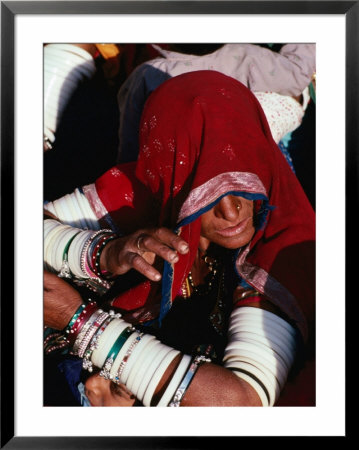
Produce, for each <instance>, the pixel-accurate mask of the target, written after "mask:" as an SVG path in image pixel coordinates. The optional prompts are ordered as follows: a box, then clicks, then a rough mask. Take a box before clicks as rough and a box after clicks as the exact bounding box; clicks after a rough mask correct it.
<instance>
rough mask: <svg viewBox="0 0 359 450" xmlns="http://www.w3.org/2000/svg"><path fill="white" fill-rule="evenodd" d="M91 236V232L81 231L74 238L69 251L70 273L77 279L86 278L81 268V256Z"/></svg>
mask: <svg viewBox="0 0 359 450" xmlns="http://www.w3.org/2000/svg"><path fill="white" fill-rule="evenodd" d="M92 234H93V232H92V231H82V232H81V233H80V234H79V235H78V236H76V237H75V239H74V242H73V243H72V245H71V246H70V249H69V264H70V268H71V272H72V273H73V274H74V276H76V277H78V278H88V275H87V274H85V273H84V272H83V271H82V268H81V254H82V250H83V248H84V245H85V243H86V242H87V240H88V239H89V238H90V236H91V235H92Z"/></svg>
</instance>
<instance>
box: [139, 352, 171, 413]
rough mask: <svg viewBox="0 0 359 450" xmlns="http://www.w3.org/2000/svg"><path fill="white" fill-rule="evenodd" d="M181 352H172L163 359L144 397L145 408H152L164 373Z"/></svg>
mask: <svg viewBox="0 0 359 450" xmlns="http://www.w3.org/2000/svg"><path fill="white" fill-rule="evenodd" d="M179 354H180V352H179V351H178V350H174V349H172V350H170V351H169V353H167V354H166V356H165V357H164V358H163V359H162V361H161V363H160V365H159V366H158V368H157V370H156V371H155V372H154V374H153V376H152V378H151V381H150V382H149V384H148V386H147V389H146V392H145V394H144V397H143V402H142V403H143V405H144V406H151V400H152V397H153V394H154V393H155V391H156V388H157V386H158V384H159V382H160V381H161V379H162V377H163V375H164V373H165V372H166V370H167V369H168V366H169V365H170V364H171V362H172V361H173V360H174V358H176V356H177V355H179Z"/></svg>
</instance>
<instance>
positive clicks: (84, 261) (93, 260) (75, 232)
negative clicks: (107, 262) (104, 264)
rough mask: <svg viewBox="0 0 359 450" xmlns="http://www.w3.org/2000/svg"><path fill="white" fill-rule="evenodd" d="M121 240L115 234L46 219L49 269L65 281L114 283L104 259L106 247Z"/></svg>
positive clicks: (46, 253) (46, 255)
mask: <svg viewBox="0 0 359 450" xmlns="http://www.w3.org/2000/svg"><path fill="white" fill-rule="evenodd" d="M117 237H118V236H117V235H116V234H115V233H114V232H113V231H112V230H107V229H106V230H98V231H89V230H81V229H79V228H75V227H71V226H69V225H63V224H61V223H60V222H58V221H56V220H53V219H46V220H45V221H44V260H45V268H46V269H47V270H50V271H55V272H57V273H59V276H61V277H65V278H73V277H74V278H75V279H77V280H86V279H95V280H97V281H100V282H102V283H103V280H111V274H109V273H108V272H106V271H101V268H100V258H101V253H102V251H103V249H104V248H105V246H106V244H108V243H109V242H110V241H112V240H113V239H116V238H117ZM107 287H109V286H107Z"/></svg>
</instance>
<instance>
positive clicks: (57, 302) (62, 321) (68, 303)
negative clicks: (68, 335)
mask: <svg viewBox="0 0 359 450" xmlns="http://www.w3.org/2000/svg"><path fill="white" fill-rule="evenodd" d="M81 303H82V299H81V296H80V294H79V293H78V292H77V291H76V289H74V288H73V287H72V286H70V285H69V284H68V283H67V282H66V281H64V280H63V279H61V278H59V277H58V276H57V275H55V274H53V273H50V272H46V271H44V324H45V325H46V326H48V327H51V328H54V329H55V330H63V329H64V328H65V327H66V326H67V324H68V323H69V321H70V320H71V317H72V316H73V315H74V314H75V312H76V310H77V308H78V307H79V306H80V305H81Z"/></svg>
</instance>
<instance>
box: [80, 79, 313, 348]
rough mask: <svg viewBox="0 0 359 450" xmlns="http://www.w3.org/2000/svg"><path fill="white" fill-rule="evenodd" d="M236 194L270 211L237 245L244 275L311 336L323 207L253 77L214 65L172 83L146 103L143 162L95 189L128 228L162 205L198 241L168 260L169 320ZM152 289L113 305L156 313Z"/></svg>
mask: <svg viewBox="0 0 359 450" xmlns="http://www.w3.org/2000/svg"><path fill="white" fill-rule="evenodd" d="M85 193H86V190H85ZM227 194H233V195H242V196H244V197H246V198H249V199H252V200H254V201H255V204H256V205H257V206H258V214H259V217H260V219H261V224H260V225H261V226H260V227H259V228H258V230H257V232H256V234H255V236H254V238H253V240H252V241H251V242H250V243H249V244H248V246H247V247H246V248H243V249H240V251H239V252H238V255H237V259H236V264H235V269H236V271H237V273H238V275H239V277H240V278H242V279H243V280H245V281H246V282H247V283H248V284H250V285H252V286H253V287H255V288H256V289H257V290H258V291H260V292H262V293H263V294H264V295H265V296H266V297H267V298H268V299H269V300H270V301H272V302H273V303H274V304H275V305H277V306H278V307H279V308H281V309H282V311H283V312H284V313H285V314H287V315H288V316H289V318H290V319H291V320H292V321H293V322H294V323H295V324H296V325H297V327H298V329H299V330H300V331H301V333H302V336H303V338H304V340H307V336H308V327H307V324H308V322H309V323H313V321H314V305H315V302H314V295H315V271H314V268H315V253H314V251H315V242H314V240H315V217H314V212H313V210H312V207H311V205H310V203H309V201H308V200H307V198H306V195H305V194H304V192H303V190H302V188H301V186H300V184H299V182H298V180H297V178H296V176H295V175H294V174H293V173H292V171H291V169H290V167H289V165H288V163H287V162H286V160H285V158H284V157H283V155H282V153H281V152H280V150H279V149H278V147H277V145H276V144H275V142H274V141H273V139H272V136H271V132H270V129H269V126H268V123H267V120H266V118H265V116H264V113H263V111H262V108H261V106H260V104H259V103H258V101H257V100H256V98H255V96H254V95H253V94H252V93H251V92H250V91H249V90H248V89H247V88H246V87H245V86H244V85H242V84H241V83H239V82H238V81H236V80H234V79H232V78H230V77H227V76H225V75H223V74H221V73H218V72H215V71H198V72H192V73H187V74H183V75H180V76H177V77H174V78H172V79H170V80H168V81H166V82H165V83H163V84H162V85H161V86H160V87H159V88H158V89H157V90H156V91H154V93H153V94H152V95H151V96H150V98H149V99H148V101H147V103H146V105H145V108H144V111H143V115H142V121H141V127H140V153H139V159H138V161H137V164H136V166H135V165H134V164H131V163H130V164H126V165H123V166H117V167H116V168H114V169H111V170H110V171H108V172H107V173H106V174H105V175H103V176H102V177H101V178H100V179H98V180H97V181H96V183H95V195H94V193H93V192H92V195H90V193H89V192H87V196H88V198H89V199H90V201H91V202H92V203H93V204H96V205H97V206H96V207H97V211H98V215H99V217H100V216H104V214H107V215H106V217H107V218H112V220H113V221H115V222H117V223H118V224H119V225H120V226H121V225H122V227H123V228H125V230H126V232H130V231H131V227H130V226H128V225H129V224H128V222H129V217H130V218H131V220H130V221H132V222H133V223H135V225H132V227H133V228H132V231H134V230H135V229H136V228H137V227H138V226H146V221H147V220H148V219H149V215H148V214H149V212H151V211H152V212H153V211H155V212H156V217H157V219H158V220H157V224H158V225H163V226H167V227H169V228H172V229H174V230H176V231H177V232H178V233H181V235H182V236H183V238H184V239H186V240H187V241H188V242H189V244H190V249H191V251H190V253H189V254H188V255H186V256H181V258H180V260H179V262H178V263H177V264H175V265H174V266H173V267H172V266H170V265H167V264H166V265H165V268H164V274H163V282H162V301H161V305H160V310H158V311H157V312H158V313H159V315H160V319H161V317H163V316H164V315H165V314H166V312H167V311H168V309H169V308H170V306H171V303H172V301H173V300H174V298H175V297H176V296H177V294H178V292H179V290H180V286H181V285H182V282H183V281H184V279H185V277H186V276H187V274H188V272H189V270H190V268H191V266H192V264H193V261H194V257H195V254H196V251H197V247H198V241H199V235H200V221H201V214H202V213H203V212H205V211H206V210H208V209H210V208H211V207H212V206H213V205H214V204H215V203H216V202H218V201H219V200H220V199H221V197H222V196H224V195H227ZM95 197H96V198H95ZM149 206H150V209H149V210H148V209H147V210H146V208H147V207H149ZM152 288H153V286H152V284H151V283H150V282H144V283H143V284H141V285H140V286H138V287H137V288H134V289H131V290H130V291H128V292H126V293H124V294H122V295H121V296H119V297H118V298H117V299H116V300H115V302H114V306H117V307H119V308H121V309H123V310H127V311H134V316H136V315H137V316H136V317H137V319H138V320H141V321H145V320H148V319H149V318H152V317H153V314H154V313H153V311H154V306H155V305H158V306H159V303H158V302H157V300H156V299H154V297H153V296H152V295H151V292H153V289H152ZM150 311H152V313H151V312H150Z"/></svg>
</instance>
